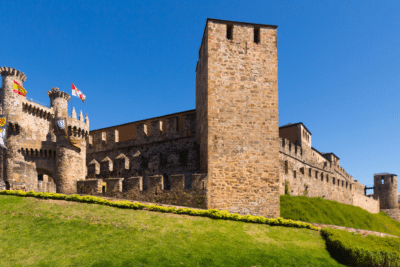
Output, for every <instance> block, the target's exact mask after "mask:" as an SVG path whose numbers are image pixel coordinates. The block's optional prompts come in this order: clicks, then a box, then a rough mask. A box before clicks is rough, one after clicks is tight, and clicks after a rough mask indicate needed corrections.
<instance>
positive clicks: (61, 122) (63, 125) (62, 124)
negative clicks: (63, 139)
mask: <svg viewBox="0 0 400 267" xmlns="http://www.w3.org/2000/svg"><path fill="white" fill-rule="evenodd" d="M57 123H58V127H60V129H61V130H64V129H65V121H64V120H58V121H57Z"/></svg>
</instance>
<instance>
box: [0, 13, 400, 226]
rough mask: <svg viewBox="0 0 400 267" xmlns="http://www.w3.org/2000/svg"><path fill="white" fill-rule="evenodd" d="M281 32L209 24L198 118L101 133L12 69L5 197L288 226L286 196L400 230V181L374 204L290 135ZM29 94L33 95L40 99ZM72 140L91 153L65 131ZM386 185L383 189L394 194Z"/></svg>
mask: <svg viewBox="0 0 400 267" xmlns="http://www.w3.org/2000/svg"><path fill="white" fill-rule="evenodd" d="M276 33H277V26H273V25H263V24H251V23H243V22H234V21H223V20H216V19H207V22H206V26H205V29H204V34H203V39H202V42H201V45H200V48H199V60H198V62H197V66H196V109H195V110H189V111H184V112H179V113H174V114H169V115H165V116H162V117H156V118H151V119H147V120H142V121H136V122H130V123H126V124H122V125H117V126H112V127H108V128H104V129H98V130H94V131H91V132H90V135H89V120H88V117H87V115H86V118H85V120H84V119H83V115H82V113H81V114H80V116H79V119H76V112H75V110H72V115H71V117H68V108H67V107H68V101H69V100H70V96H69V95H68V94H66V93H64V92H61V91H60V90H58V88H53V89H52V90H51V91H49V92H48V95H49V97H50V100H51V107H50V108H47V107H45V106H43V105H40V104H37V103H35V102H33V101H31V100H28V99H27V98H24V97H23V96H20V95H18V94H15V93H13V92H12V84H13V81H14V80H15V81H17V82H18V83H20V84H21V85H22V84H23V82H24V81H25V80H26V76H25V75H24V74H23V73H22V72H19V71H17V70H15V69H11V68H6V67H3V68H0V74H1V75H2V77H3V86H2V88H1V92H0V94H1V103H2V105H1V111H2V112H4V114H8V115H9V127H8V128H9V132H8V135H7V139H6V146H7V149H1V150H0V157H1V159H2V160H1V161H0V163H1V164H0V175H1V176H0V189H1V187H6V188H7V189H21V190H25V191H27V190H34V191H41V192H46V191H49V192H54V191H57V192H61V193H75V192H78V193H82V194H92V195H105V196H111V197H118V198H125V199H131V200H137V201H146V202H154V203H164V204H172V205H180V206H189V207H195V208H206V209H214V208H215V209H220V210H228V211H229V212H231V213H239V214H243V215H244V214H251V215H262V216H266V217H270V218H271V217H273V218H276V217H279V216H280V202H279V196H280V195H283V194H291V195H305V196H308V197H322V198H325V199H328V200H333V201H338V202H340V203H343V204H348V205H354V206H359V207H361V208H363V209H365V210H367V211H369V212H372V213H378V212H379V211H384V212H386V213H387V214H388V215H389V216H391V217H392V218H393V219H396V220H400V211H399V204H398V201H399V198H398V197H399V195H398V193H397V176H396V175H394V174H387V173H385V174H375V176H374V193H375V194H374V195H370V196H366V195H365V192H366V191H365V190H366V187H365V185H362V184H359V183H358V181H357V180H353V177H352V176H351V175H349V174H348V173H347V172H346V171H345V170H344V169H343V168H342V167H341V166H340V165H339V158H338V157H337V156H336V155H335V154H334V153H332V152H330V153H323V152H319V151H318V150H317V149H315V148H314V147H312V146H311V132H310V131H309V130H308V129H307V128H306V127H305V126H304V124H303V123H301V122H300V123H295V124H287V125H284V126H281V127H279V120H278V118H279V116H278V76H277V71H278V67H277V39H276V38H277V34H276ZM28 91H29V90H28ZM63 118H64V119H65V120H66V122H67V125H68V133H69V135H70V136H73V137H74V138H78V139H79V138H80V139H81V140H82V141H83V140H85V142H81V149H78V148H76V147H74V146H72V145H71V144H70V143H69V142H68V140H67V139H65V137H64V135H63V132H62V131H61V132H60V131H58V130H57V129H58V128H57V125H56V121H57V120H58V119H63ZM382 181H383V183H382Z"/></svg>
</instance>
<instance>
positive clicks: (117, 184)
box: [78, 174, 207, 209]
mask: <svg viewBox="0 0 400 267" xmlns="http://www.w3.org/2000/svg"><path fill="white" fill-rule="evenodd" d="M185 178H189V179H185ZM188 180H190V184H186V183H187V182H186V181H188ZM148 181H149V182H148V187H147V189H144V188H143V177H142V176H136V177H128V178H107V179H88V180H84V181H78V192H79V193H81V194H91V195H104V196H111V197H117V198H124V199H131V200H137V201H145V202H153V203H163V204H171V205H178V206H188V207H195V208H204V209H206V208H207V199H206V195H207V175H205V174H192V175H190V177H185V175H183V174H174V175H171V177H170V186H169V187H168V188H165V184H164V177H163V176H162V175H154V176H149V177H148ZM103 183H105V187H104V188H103Z"/></svg>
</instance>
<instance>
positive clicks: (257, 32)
mask: <svg viewBox="0 0 400 267" xmlns="http://www.w3.org/2000/svg"><path fill="white" fill-rule="evenodd" d="M254 43H256V44H259V43H260V28H258V27H255V28H254Z"/></svg>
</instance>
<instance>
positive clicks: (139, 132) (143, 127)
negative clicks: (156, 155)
mask: <svg viewBox="0 0 400 267" xmlns="http://www.w3.org/2000/svg"><path fill="white" fill-rule="evenodd" d="M147 137H148V131H147V124H145V123H141V124H138V125H136V138H135V139H136V140H137V141H141V142H145V141H144V139H145V138H147Z"/></svg>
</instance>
